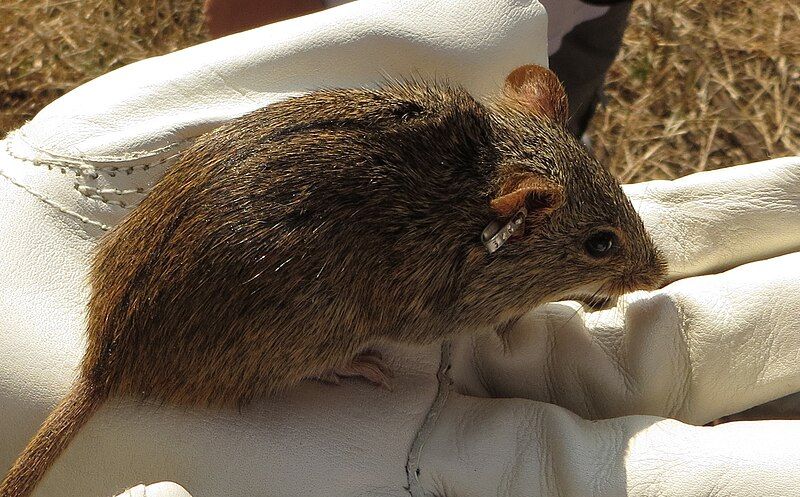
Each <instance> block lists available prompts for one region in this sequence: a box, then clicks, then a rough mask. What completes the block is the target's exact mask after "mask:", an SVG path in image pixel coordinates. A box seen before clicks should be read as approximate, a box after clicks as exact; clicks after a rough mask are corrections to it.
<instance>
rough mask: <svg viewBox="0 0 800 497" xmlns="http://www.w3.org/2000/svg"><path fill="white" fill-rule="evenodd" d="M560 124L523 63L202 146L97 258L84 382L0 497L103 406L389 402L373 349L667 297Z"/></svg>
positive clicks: (654, 262)
mask: <svg viewBox="0 0 800 497" xmlns="http://www.w3.org/2000/svg"><path fill="white" fill-rule="evenodd" d="M567 119H568V106H567V99H566V95H565V93H564V89H563V87H562V85H561V83H560V82H559V80H558V78H557V77H556V75H555V74H554V73H552V72H551V71H550V70H548V69H546V68H544V67H541V66H537V65H526V66H521V67H518V68H516V69H514V70H513V71H512V72H511V73H510V74H509V75H508V77H507V78H506V79H505V82H504V84H503V85H502V88H501V89H499V91H498V92H497V94H496V95H494V96H490V97H487V98H486V99H483V100H481V101H478V100H477V99H475V98H474V97H473V96H472V95H471V94H470V93H469V92H468V91H466V90H465V89H464V88H462V87H461V86H459V85H454V84H450V83H448V82H446V81H429V80H428V81H426V80H424V79H419V78H416V79H414V78H411V79H397V80H387V81H385V82H384V83H383V84H381V85H380V86H378V87H376V88H349V89H321V90H316V91H312V92H310V93H307V94H305V95H301V96H296V97H292V98H289V99H287V100H284V101H281V102H278V103H273V104H271V105H268V106H266V107H264V108H261V109H258V110H255V111H253V112H251V113H249V114H246V115H244V116H242V117H240V118H236V119H233V120H231V121H229V122H228V123H226V124H224V125H222V126H220V127H218V128H216V129H214V130H212V131H210V132H208V133H207V134H205V135H202V136H200V137H199V138H198V139H197V140H196V141H195V142H194V143H193V144H192V145H191V146H190V147H188V148H187V149H186V150H185V151H183V152H182V154H181V155H180V157H179V158H178V160H177V161H176V163H175V164H174V165H173V166H171V167H170V168H169V169H168V170H167V171H166V172H165V174H164V176H163V178H162V179H161V180H159V181H158V182H157V184H156V185H155V186H154V187H153V189H152V191H151V192H150V193H149V195H148V196H147V197H146V198H145V199H144V200H143V201H142V202H141V203H140V204H139V205H138V206H136V207H135V208H134V209H133V210H132V211H131V212H130V213H129V214H128V215H127V216H126V217H125V218H124V219H123V220H122V221H121V222H120V223H119V224H118V225H117V226H116V227H115V228H114V229H112V230H111V231H110V232H108V233H107V234H105V235H104V236H103V237H102V238H101V239H100V241H99V242H98V245H97V247H96V251H95V252H94V254H93V258H92V260H91V263H90V270H89V285H90V296H89V300H88V307H87V326H86V332H87V337H88V339H87V348H86V351H85V354H84V356H83V359H82V361H81V364H80V369H79V374H78V378H77V379H76V380H75V383H74V385H73V386H72V388H71V390H70V391H69V393H68V394H67V395H66V397H65V398H64V399H63V400H62V401H61V402H60V403H59V404H58V405H57V406H56V407H55V409H54V410H53V412H52V413H51V414H50V416H49V417H48V418H47V419H46V420H45V421H44V423H43V424H42V426H41V428H40V430H39V431H38V433H36V435H35V436H34V437H33V439H32V440H31V442H30V443H29V444H28V446H27V447H26V448H25V449H24V451H23V452H22V454H21V455H20V456H19V458H18V459H17V461H16V462H15V464H14V465H13V467H12V468H11V470H10V471H9V473H8V475H7V476H6V477H5V479H4V480H3V482H2V484H0V496H2V497H26V496H28V495H30V494H31V492H32V491H33V488H34V487H35V485H36V483H37V482H38V481H39V480H40V479H41V478H42V477H43V475H44V474H45V472H46V471H47V469H48V468H49V467H50V466H51V465H52V463H53V462H54V461H55V460H56V458H57V457H58V456H59V454H60V453H61V452H62V451H63V450H64V448H65V447H66V446H67V445H68V443H69V442H70V440H71V439H72V438H73V437H74V436H75V434H76V433H77V432H78V431H79V430H80V429H81V427H82V426H83V425H84V424H85V423H86V422H87V421H88V420H89V419H90V417H91V416H92V414H93V413H94V412H95V411H96V410H97V409H98V408H99V407H100V406H102V405H103V403H104V402H105V401H106V400H107V399H109V398H111V397H133V398H138V399H151V400H153V401H157V402H160V403H163V404H168V405H176V406H212V407H218V408H231V407H234V408H235V407H240V408H241V407H242V406H245V405H247V404H248V403H250V402H252V401H254V400H256V399H260V398H265V397H266V398H269V397H274V396H276V395H278V394H280V393H282V392H285V391H287V390H289V389H291V388H292V387H294V386H296V385H297V384H299V383H300V382H302V381H304V380H309V379H321V380H323V381H329V382H337V381H339V380H341V379H344V378H349V377H355V378H360V379H362V380H366V381H369V382H370V383H374V384H376V385H383V386H390V383H391V375H392V373H391V368H389V367H388V366H387V361H386V360H385V358H383V357H382V356H381V354H380V353H379V352H377V350H378V349H379V347H380V345H381V344H386V343H400V344H409V345H426V344H432V343H435V342H438V341H442V340H444V339H447V338H448V337H452V336H455V335H460V334H465V333H483V332H487V331H489V332H491V331H497V332H499V333H502V332H503V331H502V330H506V329H508V327H509V323H514V322H516V320H517V319H519V317H520V316H522V315H523V314H525V313H527V312H528V311H530V310H531V309H533V308H535V307H537V306H539V305H542V304H543V303H545V302H551V301H559V300H565V299H571V300H581V301H583V302H586V303H587V304H589V305H594V306H598V307H602V305H603V303H604V302H610V301H612V299H613V298H615V297H616V296H618V295H621V294H623V293H625V292H630V291H634V290H651V289H656V288H658V287H659V286H660V285H661V284H662V282H663V279H664V277H665V273H666V266H665V262H664V259H663V257H662V255H661V254H660V253H659V251H658V250H657V248H656V247H655V246H654V244H653V242H652V241H651V239H650V237H649V236H648V234H647V232H646V230H645V227H644V225H643V223H642V221H641V219H640V218H639V216H638V214H637V213H636V211H635V210H634V208H633V206H632V205H631V203H630V201H629V200H628V198H627V197H626V195H625V194H624V193H623V191H622V189H621V187H620V185H619V183H618V182H617V180H616V179H615V178H614V177H613V176H612V174H611V173H610V172H609V171H608V170H607V169H606V168H604V167H603V166H602V165H601V164H600V163H599V162H598V161H597V160H596V159H595V158H594V157H593V156H592V155H591V154H590V152H589V151H588V150H587V149H586V147H585V146H584V145H583V144H581V143H580V142H579V141H578V140H576V139H575V138H574V137H573V136H572V135H571V134H570V133H569V131H567V129H566V127H565V125H566V123H567ZM359 381H361V380H359Z"/></svg>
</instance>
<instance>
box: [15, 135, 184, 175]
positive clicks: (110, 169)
mask: <svg viewBox="0 0 800 497" xmlns="http://www.w3.org/2000/svg"><path fill="white" fill-rule="evenodd" d="M20 134H21V133H20V132H16V133H11V134H9V135H8V137H7V138H6V139H5V140H4V141H5V152H6V153H7V154H8V155H9V157H12V158H14V159H17V160H18V161H21V162H25V163H27V164H31V165H33V166H37V167H40V166H47V167H48V168H49V169H52V168H54V167H55V168H59V169H62V170H70V171H74V172H75V173H76V174H77V175H80V176H89V177H91V178H92V179H96V178H97V171H101V172H105V173H107V174H108V175H109V176H111V177H114V176H116V174H117V173H119V172H122V173H125V174H126V175H128V176H130V175H131V174H133V173H135V172H140V171H141V172H144V171H147V170H148V169H150V168H153V167H157V166H160V165H163V164H165V163H167V162H169V161H171V160H172V159H174V158H176V157H177V156H178V155H179V154H180V152H181V151H182V150H183V148H184V147H183V145H184V144H186V143H187V142H189V141H192V140H194V139H195V138H197V137H191V138H187V139H185V140H181V141H178V142H175V143H173V144H171V145H169V146H166V147H162V148H160V149H156V150H154V151H152V153H151V154H150V155H140V156H132V157H131V158H129V159H120V158H117V159H116V160H114V159H109V158H102V157H101V158H97V157H95V158H92V157H84V156H81V157H74V158H67V157H65V158H63V159H62V160H53V159H48V160H44V159H31V158H29V157H24V156H22V155H19V154H18V153H16V152H15V151H14V150H13V149H12V141H13V140H20V141H22V142H24V143H25V144H26V145H27V146H28V147H30V148H32V149H33V150H36V151H37V152H41V153H43V154H48V155H51V154H49V153H48V152H46V151H42V150H40V149H38V148H37V147H35V146H34V145H31V144H30V143H29V142H28V141H26V140H25V139H24V138H23V137H22V136H20ZM176 148H177V149H179V150H178V151H177V152H176V153H174V154H170V155H166V156H164V157H161V158H160V159H158V160H156V161H155V162H147V163H144V164H135V165H129V166H127V167H120V166H109V165H103V164H87V163H88V162H110V161H113V162H127V161H131V160H136V159H141V158H144V157H148V158H151V157H155V156H156V155H161V154H162V153H163V152H166V151H168V150H172V149H176ZM62 173H64V174H65V173H66V171H62Z"/></svg>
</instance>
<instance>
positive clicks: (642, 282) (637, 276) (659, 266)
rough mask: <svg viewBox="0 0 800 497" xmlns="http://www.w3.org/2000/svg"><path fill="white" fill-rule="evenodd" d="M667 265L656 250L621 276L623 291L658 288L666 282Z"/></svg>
mask: <svg viewBox="0 0 800 497" xmlns="http://www.w3.org/2000/svg"><path fill="white" fill-rule="evenodd" d="M666 276H667V265H666V262H665V261H664V259H663V257H662V256H661V254H659V253H658V252H656V251H654V252H653V253H652V254H650V255H649V257H646V258H644V260H643V261H640V262H639V263H637V264H634V265H633V267H632V268H630V269H629V270H628V271H626V274H624V275H623V277H622V278H621V280H622V281H621V282H620V283H621V285H620V286H621V287H622V292H623V293H626V292H634V291H639V290H646V291H651V290H657V289H659V288H661V287H662V286H663V285H664V283H665V282H666Z"/></svg>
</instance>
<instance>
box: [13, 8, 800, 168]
mask: <svg viewBox="0 0 800 497" xmlns="http://www.w3.org/2000/svg"><path fill="white" fill-rule="evenodd" d="M0 1H1V2H2V3H0V71H2V73H3V77H2V79H0V135H2V134H4V133H5V132H6V131H8V130H10V129H12V128H14V127H16V126H18V125H20V124H22V123H23V122H24V121H25V120H27V119H30V118H31V117H32V116H33V115H34V114H35V113H36V112H37V111H38V110H39V109H41V108H42V107H43V106H44V105H46V104H47V103H49V102H50V101H52V100H53V99H55V98H57V97H58V96H59V95H62V94H63V93H65V92H66V91H68V90H69V89H71V88H73V87H75V86H76V85H78V84H80V83H82V82H84V81H87V80H89V79H91V78H93V77H95V76H98V75H100V74H103V73H105V72H107V71H109V70H111V69H114V68H117V67H120V66H122V65H125V64H127V63H130V62H133V61H135V60H139V59H142V58H145V57H148V56H151V55H157V54H162V53H166V52H169V51H172V50H175V49H177V48H181V47H185V46H189V45H193V44H196V43H198V42H200V41H203V40H204V39H205V38H206V37H205V34H204V31H203V28H202V23H201V21H202V19H201V15H200V4H201V2H200V0H138V1H137V0H125V1H117V0H0ZM798 19H800V6H798V5H796V3H793V2H786V1H785V0H639V1H638V2H637V3H636V7H635V8H634V12H633V15H632V17H631V24H630V28H629V29H628V32H627V35H626V38H625V47H624V49H623V51H622V53H621V54H620V58H619V60H618V61H617V63H616V64H615V65H614V67H613V69H612V71H611V74H610V77H609V90H608V105H607V107H606V108H604V109H602V110H601V111H600V112H599V113H598V115H597V117H596V118H595V120H594V123H593V128H592V132H591V136H592V139H593V141H594V143H595V147H596V151H597V153H598V155H599V156H600V157H601V158H602V159H604V160H605V161H606V162H607V163H609V164H610V165H611V166H612V168H613V169H614V171H615V172H617V173H618V174H619V175H620V176H621V177H622V178H623V179H625V180H637V179H645V178H655V177H659V178H664V177H676V176H680V175H683V174H686V173H689V172H692V171H696V170H702V169H710V168H716V167H721V166H725V165H731V164H736V163H742V162H750V161H755V160H760V159H764V158H767V157H776V156H781V155H789V154H798V153H800V20H798Z"/></svg>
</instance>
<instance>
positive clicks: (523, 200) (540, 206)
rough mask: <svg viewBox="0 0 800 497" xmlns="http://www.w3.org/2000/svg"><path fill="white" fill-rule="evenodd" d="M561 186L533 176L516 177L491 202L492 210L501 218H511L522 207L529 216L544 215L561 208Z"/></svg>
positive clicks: (562, 195) (562, 197)
mask: <svg viewBox="0 0 800 497" xmlns="http://www.w3.org/2000/svg"><path fill="white" fill-rule="evenodd" d="M563 203H564V190H563V188H561V186H559V185H557V184H555V183H553V182H552V181H550V180H547V179H544V178H542V177H541V176H537V175H535V174H522V175H517V176H515V177H514V178H512V179H511V180H509V181H506V183H505V184H504V185H503V188H502V189H501V191H500V196H498V197H497V198H495V199H493V200H492V201H491V207H492V210H494V211H495V212H496V213H497V215H498V216H499V217H501V218H506V217H510V216H513V215H514V213H516V212H517V211H518V210H520V209H521V208H522V207H523V206H525V207H527V209H528V212H529V214H528V215H529V216H537V215H544V214H548V213H550V212H553V211H554V210H556V209H558V208H559V207H561V205H562V204H563Z"/></svg>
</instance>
